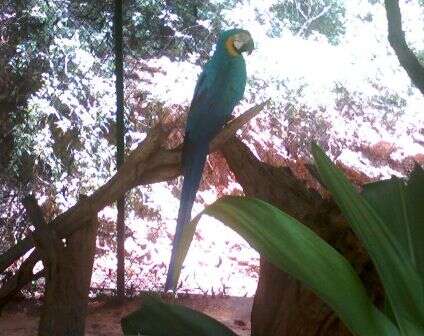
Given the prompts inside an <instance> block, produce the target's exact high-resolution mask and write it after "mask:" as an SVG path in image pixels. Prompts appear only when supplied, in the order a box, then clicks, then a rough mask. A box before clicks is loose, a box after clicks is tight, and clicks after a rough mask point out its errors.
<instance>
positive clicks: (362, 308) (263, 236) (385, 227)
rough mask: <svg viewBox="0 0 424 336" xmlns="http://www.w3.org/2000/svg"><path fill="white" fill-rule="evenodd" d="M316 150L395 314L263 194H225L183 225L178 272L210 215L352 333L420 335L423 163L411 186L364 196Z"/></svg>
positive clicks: (382, 187)
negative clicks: (379, 306)
mask: <svg viewBox="0 0 424 336" xmlns="http://www.w3.org/2000/svg"><path fill="white" fill-rule="evenodd" d="M313 155H314V158H315V162H316V165H317V168H318V171H319V173H320V176H321V179H322V181H323V182H324V183H325V185H326V186H327V187H328V189H329V191H330V192H331V193H332V195H333V197H334V198H335V200H336V202H337V203H338V205H339V206H340V208H341V210H342V212H343V214H344V215H345V216H346V218H347V219H348V221H349V223H350V225H351V226H352V228H353V230H354V231H355V233H356V234H357V236H358V237H359V238H360V239H361V241H362V242H363V243H364V245H365V247H366V249H367V251H368V252H369V254H370V256H371V258H372V260H373V261H374V263H375V265H376V267H377V270H378V273H379V275H380V279H381V281H382V283H383V286H384V289H385V293H386V295H387V298H388V300H389V302H390V307H391V309H389V310H388V311H391V312H393V315H392V313H390V314H389V315H388V316H385V315H384V314H383V313H382V312H380V311H379V310H378V309H377V308H376V307H374V306H373V305H372V303H371V301H370V299H369V298H368V296H367V294H366V292H365V289H364V288H363V286H362V284H361V282H360V280H359V278H358V276H357V275H356V274H355V272H354V270H353V269H352V267H351V266H350V265H349V263H348V262H347V261H346V259H345V258H344V257H342V256H341V255H340V254H339V253H338V252H337V251H335V250H334V249H333V248H332V247H330V246H329V245H328V244H327V243H325V242H324V241H323V240H322V239H321V238H319V237H318V236H317V235H316V234H315V233H313V232H312V231H311V230H310V229H308V228H307V227H306V226H304V225H302V224H301V223H299V222H298V221H296V220H295V219H294V218H291V217H290V216H288V215H286V214H285V213H283V212H281V211H280V210H279V209H277V208H275V207H273V206H272V205H270V204H268V203H266V202H263V201H260V200H258V199H252V198H243V197H225V198H223V199H220V200H218V201H216V202H215V203H213V204H212V205H211V206H209V207H207V208H206V209H205V210H204V211H203V212H202V213H201V214H200V215H199V216H197V217H196V218H195V219H194V220H193V221H192V223H190V225H189V226H188V227H187V228H185V229H184V232H183V239H182V244H181V245H180V246H179V249H178V258H177V260H178V262H177V269H176V271H175V275H176V278H178V274H179V269H180V267H181V265H182V262H183V260H184V258H185V255H186V253H187V251H188V247H189V245H190V242H191V239H192V237H193V234H194V231H195V227H196V225H197V222H198V220H199V218H200V216H201V215H202V214H208V215H212V216H214V217H215V218H217V219H218V220H220V221H222V222H224V223H225V224H226V225H228V226H229V227H231V228H233V229H234V230H236V231H237V232H238V233H239V234H240V235H241V236H242V237H244V238H245V239H246V240H247V241H248V242H249V243H250V244H251V245H252V246H253V247H254V248H256V249H257V250H258V251H259V252H260V253H261V254H262V255H263V256H265V257H266V258H267V259H268V260H269V261H270V262H271V263H273V264H274V265H276V266H277V267H279V268H281V269H283V270H285V271H286V272H288V273H289V274H291V275H293V276H294V277H295V278H297V279H300V280H301V281H303V282H304V283H305V284H307V285H308V286H310V287H311V288H312V289H313V290H314V291H315V292H317V293H318V294H319V296H320V297H321V298H322V299H323V300H324V301H326V302H327V303H328V304H329V305H330V306H331V307H332V308H333V309H334V310H335V311H336V312H337V314H338V315H339V317H340V318H341V319H342V320H343V321H344V322H345V323H346V325H347V326H348V327H349V328H350V330H351V331H352V332H353V333H354V334H357V335H405V336H406V335H419V334H422V333H423V331H424V310H423V307H424V304H423V300H424V295H423V288H424V287H423V281H424V278H423V273H422V272H421V271H422V270H421V269H422V254H423V246H422V244H421V242H422V239H423V237H424V232H423V229H422V220H423V218H424V209H423V208H422V204H421V201H420V200H421V199H422V197H423V190H424V171H423V169H422V168H421V167H419V166H417V167H416V169H415V171H414V172H413V173H412V175H411V177H410V179H409V181H408V182H407V184H406V185H405V184H404V182H403V181H401V180H399V179H392V180H388V181H383V182H376V183H373V184H370V185H368V186H367V187H366V188H365V190H364V195H365V196H361V195H360V194H359V193H358V192H357V191H356V190H355V188H354V187H353V186H352V185H351V184H350V183H349V182H348V180H347V179H346V177H344V175H343V174H342V173H341V171H339V170H338V169H337V168H336V167H335V166H334V164H332V163H331V161H330V160H329V158H328V157H327V156H326V155H325V154H324V152H322V150H321V149H320V148H319V147H317V146H313ZM346 293H349V296H346ZM392 318H393V320H394V322H395V323H396V324H393V323H392V321H391V319H392Z"/></svg>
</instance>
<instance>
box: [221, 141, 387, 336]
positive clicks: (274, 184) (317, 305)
mask: <svg viewBox="0 0 424 336" xmlns="http://www.w3.org/2000/svg"><path fill="white" fill-rule="evenodd" d="M222 151H223V153H224V156H225V158H226V160H227V162H228V164H229V166H230V168H231V170H232V171H233V172H234V174H235V175H236V178H237V181H238V182H239V183H240V184H241V185H242V187H243V189H244V191H245V193H246V194H247V195H248V196H254V197H258V198H261V199H263V200H265V201H268V202H269V203H271V204H273V205H275V206H277V207H279V208H280V209H282V210H283V211H285V212H286V213H288V214H290V215H291V216H293V217H295V218H296V219H298V220H299V221H301V222H302V223H304V224H306V225H307V226H309V227H310V228H311V229H312V230H314V231H315V232H316V233H317V234H318V235H319V236H321V238H323V239H325V240H326V241H327V242H329V243H330V244H331V245H332V246H334V247H335V248H336V249H337V250H339V251H340V252H341V253H342V254H343V255H344V256H345V257H347V259H348V260H349V261H350V262H351V263H352V264H353V266H354V267H355V269H356V270H357V271H358V274H359V275H360V277H361V279H362V280H363V281H364V283H365V285H366V287H367V289H368V290H369V292H370V293H371V295H372V296H373V298H374V299H375V301H376V302H377V304H382V302H383V296H382V291H381V286H380V283H379V281H378V278H377V276H376V273H375V270H374V268H373V266H372V264H371V262H370V260H369V258H368V256H367V255H366V253H365V251H364V250H363V248H362V246H361V245H360V243H359V241H358V240H357V239H356V237H355V236H354V235H353V233H352V231H351V230H350V229H349V228H348V226H347V224H346V221H345V219H344V218H343V217H342V215H341V214H340V212H339V210H338V208H337V207H336V205H335V204H334V202H332V201H331V200H324V199H322V198H321V196H320V195H319V194H318V193H316V192H314V191H312V190H308V189H307V188H306V187H305V184H304V183H302V182H301V181H299V180H298V179H296V178H295V176H294V175H293V174H292V172H291V171H290V169H289V168H284V167H273V166H270V165H267V164H264V163H262V162H260V161H259V160H257V159H256V158H255V156H254V155H253V154H252V153H251V151H250V150H249V149H248V148H247V146H245V145H244V144H243V143H242V142H241V141H239V140H231V141H229V142H228V143H227V146H225V147H223V149H222ZM346 295H349V293H346ZM252 335H254V336H265V335H266V336H286V335H287V336H310V335H314V336H316V335H322V336H324V335H325V336H331V335H340V336H341V335H343V336H344V335H351V334H350V332H349V331H348V330H347V329H346V327H345V326H344V325H343V323H342V322H341V321H340V320H339V319H338V318H337V317H336V315H335V314H334V312H333V311H332V310H331V309H330V308H329V307H328V306H327V305H326V304H325V303H324V302H323V301H322V300H321V299H320V298H318V297H317V296H316V295H315V294H314V293H312V292H311V291H310V290H309V289H308V288H306V287H304V286H303V285H302V284H301V283H300V282H299V281H297V280H295V279H293V278H292V277H290V276H289V275H288V274H287V273H285V272H283V271H281V270H279V269H277V268H276V267H275V266H273V265H272V264H270V263H268V262H267V261H266V260H265V259H264V258H261V271H260V277H259V284H258V289H257V292H256V295H255V299H254V305H253V310H252Z"/></svg>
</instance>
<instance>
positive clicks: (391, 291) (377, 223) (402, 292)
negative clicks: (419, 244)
mask: <svg viewBox="0 0 424 336" xmlns="http://www.w3.org/2000/svg"><path fill="white" fill-rule="evenodd" d="M313 156H314V158H315V162H316V164H317V166H318V170H319V172H320V175H321V178H322V180H323V181H324V183H325V184H326V186H327V188H328V189H329V191H330V192H331V193H332V195H333V197H334V199H335V201H336V202H337V204H338V205H339V207H340V209H341V211H342V212H343V214H344V215H345V217H346V218H347V219H348V221H349V223H350V225H351V226H352V228H353V230H354V231H355V233H356V234H357V236H358V237H359V238H360V239H361V241H362V242H363V243H364V245H365V247H366V249H367V251H368V253H369V254H370V257H371V258H372V260H373V261H374V263H375V265H376V268H377V271H378V273H379V275H380V279H381V281H382V283H383V286H384V289H385V291H386V294H387V296H388V298H389V301H390V304H391V308H392V310H393V313H394V315H395V317H396V320H397V322H398V325H399V327H400V329H401V331H402V334H403V335H424V300H423V287H422V280H421V278H420V276H419V275H418V273H417V272H416V270H415V268H414V265H413V263H411V261H410V258H409V257H408V254H407V253H405V252H404V248H403V244H404V243H401V242H400V241H399V240H398V239H397V237H396V236H395V235H394V233H393V232H392V230H391V229H390V228H389V225H386V224H385V223H384V221H383V219H382V218H381V217H380V216H379V215H378V213H377V212H376V211H375V210H374V209H373V207H372V206H371V205H370V203H369V202H368V201H367V200H366V199H365V198H364V197H362V196H361V195H360V194H359V193H358V192H357V191H356V190H355V188H354V187H353V186H352V185H351V184H350V183H349V181H348V180H347V179H346V177H345V176H344V175H343V174H342V173H341V172H340V171H339V170H338V169H337V168H336V167H335V166H334V164H333V163H332V162H331V161H330V159H329V158H328V157H327V156H326V155H325V153H324V152H323V151H322V150H321V149H320V148H319V147H318V146H316V145H313ZM412 330H413V332H412ZM411 332H412V333H411Z"/></svg>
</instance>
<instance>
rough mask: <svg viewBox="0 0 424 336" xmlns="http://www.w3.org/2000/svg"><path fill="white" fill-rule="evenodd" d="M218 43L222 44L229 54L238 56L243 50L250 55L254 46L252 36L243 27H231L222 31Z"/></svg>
mask: <svg viewBox="0 0 424 336" xmlns="http://www.w3.org/2000/svg"><path fill="white" fill-rule="evenodd" d="M218 43H219V44H222V46H223V47H224V49H225V50H226V51H227V52H228V54H230V55H231V56H240V55H241V53H242V52H245V51H246V52H247V53H248V54H249V55H250V54H251V53H252V50H253V49H254V47H255V46H254V44H253V39H252V36H251V35H250V33H249V32H248V31H247V30H244V29H231V30H227V31H224V32H222V33H221V36H220V39H219V42H218Z"/></svg>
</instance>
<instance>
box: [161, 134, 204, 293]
mask: <svg viewBox="0 0 424 336" xmlns="http://www.w3.org/2000/svg"><path fill="white" fill-rule="evenodd" d="M208 151H209V143H208V142H202V143H193V142H191V141H190V140H189V139H188V137H186V139H185V142H184V149H183V160H182V161H183V175H184V182H183V189H182V193H181V200H180V209H179V211H178V219H177V227H176V230H175V236H174V241H173V243H172V254H171V261H170V262H169V267H168V274H167V277H166V283H165V291H168V290H170V289H175V288H174V282H176V281H174V280H178V279H174V269H175V258H176V253H177V246H178V244H179V243H180V240H181V233H182V230H183V227H184V226H185V225H186V224H188V223H189V222H190V220H191V209H192V207H193V202H194V199H195V198H196V193H197V189H198V188H199V183H200V179H201V177H202V172H203V167H204V165H205V161H206V157H207V155H208Z"/></svg>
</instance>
